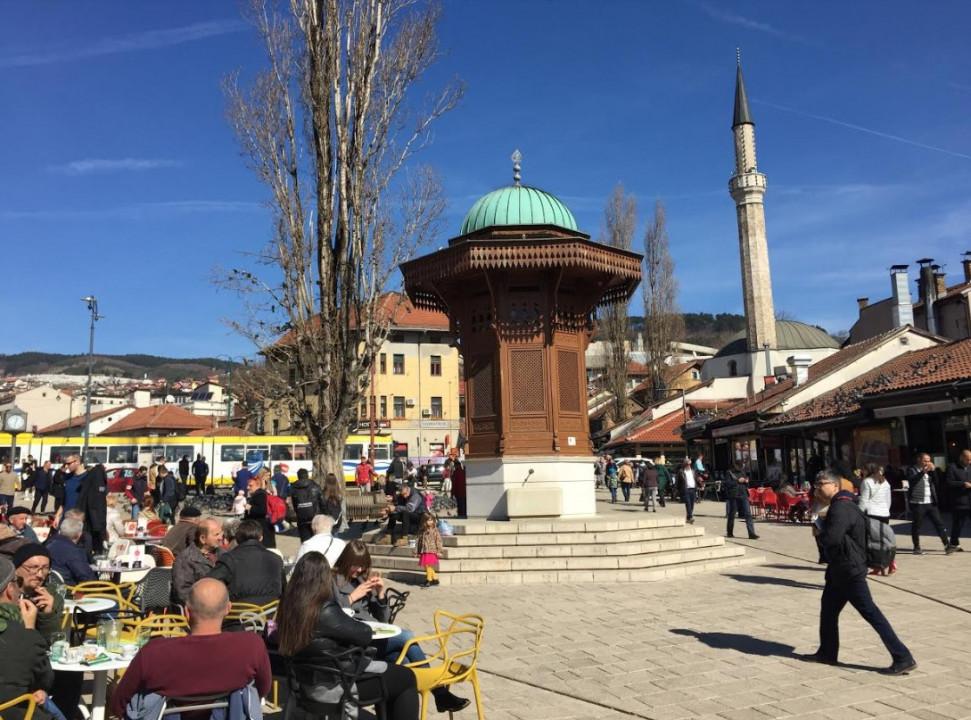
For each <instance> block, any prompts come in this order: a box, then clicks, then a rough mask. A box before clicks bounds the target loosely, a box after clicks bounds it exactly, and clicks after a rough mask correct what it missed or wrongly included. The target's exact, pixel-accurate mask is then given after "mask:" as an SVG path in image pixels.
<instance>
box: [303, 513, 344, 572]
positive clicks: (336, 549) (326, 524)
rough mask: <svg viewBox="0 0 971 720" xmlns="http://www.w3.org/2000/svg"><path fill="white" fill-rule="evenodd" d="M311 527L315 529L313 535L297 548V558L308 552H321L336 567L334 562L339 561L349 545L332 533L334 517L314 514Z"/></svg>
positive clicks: (328, 562)
mask: <svg viewBox="0 0 971 720" xmlns="http://www.w3.org/2000/svg"><path fill="white" fill-rule="evenodd" d="M311 527H312V528H313V531H314V534H313V537H311V538H310V539H309V540H307V541H305V542H303V543H301V545H300V549H299V550H297V560H299V559H300V558H302V557H303V556H304V555H306V554H307V553H308V552H319V553H320V554H321V555H323V556H324V557H325V558H327V564H328V565H330V566H331V567H334V563H336V562H337V558H339V557H340V556H341V553H342V552H344V547H345V546H346V545H347V543H346V542H344V541H343V540H341V539H340V538H335V537H334V536H333V534H332V533H333V530H334V518H332V517H331V516H330V515H314V519H313V522H312V523H311Z"/></svg>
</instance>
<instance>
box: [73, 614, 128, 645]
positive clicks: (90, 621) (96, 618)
mask: <svg viewBox="0 0 971 720" xmlns="http://www.w3.org/2000/svg"><path fill="white" fill-rule="evenodd" d="M103 618H111V619H112V620H117V621H118V622H121V621H122V620H133V621H137V620H141V618H142V615H141V613H139V612H138V611H136V610H119V609H118V608H114V609H112V610H99V611H95V612H89V611H87V610H82V609H81V608H80V607H75V608H74V612H73V613H72V614H71V645H82V644H83V643H84V641H85V640H86V639H89V638H88V633H89V632H90V631H91V630H93V629H95V628H97V627H98V623H99V622H100V621H101V620H102V619H103Z"/></svg>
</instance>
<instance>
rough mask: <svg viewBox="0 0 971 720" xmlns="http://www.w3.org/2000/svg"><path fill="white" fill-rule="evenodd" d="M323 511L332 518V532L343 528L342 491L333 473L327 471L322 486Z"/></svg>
mask: <svg viewBox="0 0 971 720" xmlns="http://www.w3.org/2000/svg"><path fill="white" fill-rule="evenodd" d="M322 495H323V501H324V513H325V514H326V515H330V516H331V517H332V518H334V532H335V533H336V532H338V531H340V530H343V529H344V516H345V513H344V492H343V491H342V489H341V483H339V482H337V476H336V475H334V473H327V477H325V478H324V488H323V493H322Z"/></svg>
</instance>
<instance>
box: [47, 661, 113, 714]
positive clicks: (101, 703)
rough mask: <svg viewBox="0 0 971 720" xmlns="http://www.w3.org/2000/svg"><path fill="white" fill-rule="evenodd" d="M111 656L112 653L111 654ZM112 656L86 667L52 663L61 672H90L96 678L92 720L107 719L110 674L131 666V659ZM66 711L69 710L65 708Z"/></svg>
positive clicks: (92, 699)
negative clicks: (106, 697)
mask: <svg viewBox="0 0 971 720" xmlns="http://www.w3.org/2000/svg"><path fill="white" fill-rule="evenodd" d="M109 654H110V653H109ZM110 655H111V660H106V661H105V662H101V663H98V664H97V665H85V664H83V663H80V662H77V663H67V662H52V663H51V668H52V669H54V670H56V671H60V672H72V673H74V672H79V673H86V672H90V673H91V674H92V675H93V676H94V688H93V690H92V693H91V708H90V710H91V715H90V720H104V719H105V696H106V694H107V688H108V673H110V672H114V671H115V670H124V669H126V668H127V667H128V666H129V665H130V664H131V658H127V659H126V658H123V657H120V656H119V655H114V654H110ZM64 710H65V711H67V710H69V708H64Z"/></svg>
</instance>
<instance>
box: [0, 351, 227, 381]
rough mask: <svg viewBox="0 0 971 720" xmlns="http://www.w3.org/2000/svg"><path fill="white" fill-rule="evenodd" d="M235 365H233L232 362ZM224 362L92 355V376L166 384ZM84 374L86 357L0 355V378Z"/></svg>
mask: <svg viewBox="0 0 971 720" xmlns="http://www.w3.org/2000/svg"><path fill="white" fill-rule="evenodd" d="M234 365H235V363H234ZM226 366H227V362H226V361H225V360H221V359H219V358H167V357H158V356H155V355H95V356H94V373H95V374H96V375H114V376H117V377H125V378H142V377H144V376H146V375H147V376H148V378H149V379H151V380H154V379H157V378H162V379H165V380H169V381H175V380H181V379H183V378H189V377H194V378H200V377H205V376H206V375H207V374H209V373H212V372H213V370H214V369H215V370H218V371H220V372H221V371H222V370H225V368H226ZM54 373H58V374H64V375H87V373H88V356H87V355H60V354H58V353H42V352H23V353H17V354H15V355H0V375H39V374H54Z"/></svg>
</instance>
